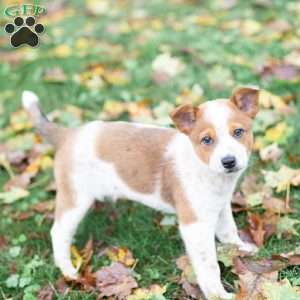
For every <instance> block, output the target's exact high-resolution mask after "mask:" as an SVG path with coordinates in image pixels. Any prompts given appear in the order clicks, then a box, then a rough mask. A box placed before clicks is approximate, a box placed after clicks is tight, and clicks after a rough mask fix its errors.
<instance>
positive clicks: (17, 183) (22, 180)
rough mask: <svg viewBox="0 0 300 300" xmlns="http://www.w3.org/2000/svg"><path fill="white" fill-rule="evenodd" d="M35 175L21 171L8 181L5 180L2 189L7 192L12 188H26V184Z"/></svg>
mask: <svg viewBox="0 0 300 300" xmlns="http://www.w3.org/2000/svg"><path fill="white" fill-rule="evenodd" d="M34 176H35V175H34V174H33V173H27V172H25V173H22V174H20V175H17V176H15V177H13V178H11V179H10V180H9V181H7V182H6V183H5V185H4V187H3V189H4V191H6V192H8V191H10V190H12V189H14V188H22V189H27V187H28V185H29V184H30V180H31V178H32V177H34Z"/></svg>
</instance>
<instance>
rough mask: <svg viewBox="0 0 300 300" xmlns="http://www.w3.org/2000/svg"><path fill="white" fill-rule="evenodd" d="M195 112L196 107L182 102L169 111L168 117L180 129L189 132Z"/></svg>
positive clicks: (194, 119) (194, 118) (193, 121)
mask: <svg viewBox="0 0 300 300" xmlns="http://www.w3.org/2000/svg"><path fill="white" fill-rule="evenodd" d="M197 112H198V108H197V107H193V106H192V105H191V104H184V105H180V106H178V107H176V108H175V109H174V110H173V112H171V114H170V117H171V119H172V120H173V122H174V124H175V126H176V127H177V128H178V129H179V130H180V131H182V132H183V133H185V134H189V133H190V132H191V131H192V129H193V127H194V124H195V122H196V115H197Z"/></svg>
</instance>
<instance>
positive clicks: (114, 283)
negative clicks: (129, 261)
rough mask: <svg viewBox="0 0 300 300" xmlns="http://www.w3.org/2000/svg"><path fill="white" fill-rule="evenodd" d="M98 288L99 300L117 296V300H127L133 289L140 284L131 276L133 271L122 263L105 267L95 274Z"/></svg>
mask: <svg viewBox="0 0 300 300" xmlns="http://www.w3.org/2000/svg"><path fill="white" fill-rule="evenodd" d="M95 276H96V286H97V288H98V289H99V291H100V295H99V298H98V299H101V298H102V297H105V296H106V297H110V296H115V297H116V298H117V299H120V300H121V299H126V297H127V296H129V295H130V294H131V291H132V289H134V288H137V287H138V284H137V282H136V280H135V279H134V278H133V277H132V275H131V270H130V269H128V268H126V267H125V266H124V265H122V264H120V263H114V264H112V265H111V266H109V267H103V268H101V269H100V270H98V271H97V272H96V273H95Z"/></svg>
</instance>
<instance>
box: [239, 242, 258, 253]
mask: <svg viewBox="0 0 300 300" xmlns="http://www.w3.org/2000/svg"><path fill="white" fill-rule="evenodd" d="M239 250H240V251H243V252H247V253H250V254H255V253H257V252H258V250H259V248H258V247H257V246H256V245H254V244H252V243H243V244H242V245H239Z"/></svg>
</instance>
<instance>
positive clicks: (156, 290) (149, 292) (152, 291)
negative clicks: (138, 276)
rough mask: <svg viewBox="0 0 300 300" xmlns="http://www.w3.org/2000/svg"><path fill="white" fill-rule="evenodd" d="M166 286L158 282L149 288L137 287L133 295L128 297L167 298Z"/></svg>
mask: <svg viewBox="0 0 300 300" xmlns="http://www.w3.org/2000/svg"><path fill="white" fill-rule="evenodd" d="M166 290H167V289H166V287H165V286H163V287H161V286H159V285H158V284H153V285H151V286H150V287H149V288H139V289H136V290H135V291H134V292H133V294H132V295H130V296H128V297H127V300H150V299H152V298H155V296H156V297H158V296H160V297H159V299H165V297H163V294H164V293H165V292H166Z"/></svg>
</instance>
